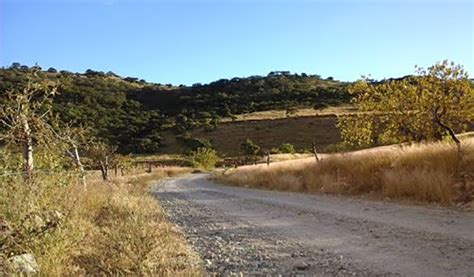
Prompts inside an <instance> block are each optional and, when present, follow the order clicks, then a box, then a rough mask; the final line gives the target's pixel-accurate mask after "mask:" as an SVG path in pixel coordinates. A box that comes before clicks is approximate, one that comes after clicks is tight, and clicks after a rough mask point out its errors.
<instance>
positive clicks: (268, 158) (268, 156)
mask: <svg viewBox="0 0 474 277" xmlns="http://www.w3.org/2000/svg"><path fill="white" fill-rule="evenodd" d="M267 166H270V151H268V152H267Z"/></svg>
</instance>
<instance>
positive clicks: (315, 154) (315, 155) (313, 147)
mask: <svg viewBox="0 0 474 277" xmlns="http://www.w3.org/2000/svg"><path fill="white" fill-rule="evenodd" d="M311 146H312V149H313V155H314V158H315V159H316V162H319V156H318V151H317V149H316V139H314V140H313V143H312V145H311Z"/></svg>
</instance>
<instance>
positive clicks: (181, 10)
mask: <svg viewBox="0 0 474 277" xmlns="http://www.w3.org/2000/svg"><path fill="white" fill-rule="evenodd" d="M473 33H474V4H473V1H461V0H446V1H441V0H434V1H428V0H412V1H408V0H404V1H396V0H386V1H383V0H382V1H375V0H372V1H370V0H366V1H349V0H335V1H329V0H327V1H324V0H320V1H318V0H315V1H311V0H275V1H271V0H254V1H250V0H240V1H239V0H227V1H225V0H222V1H218V0H201V1H200V0H188V1H186V0H175V1H171V0H157V1H151V0H135V1H131V0H96V1H92V0H44V1H41V0H0V65H2V66H8V65H10V64H11V63H12V62H20V63H21V64H27V65H33V64H35V63H38V64H39V65H41V66H42V67H43V68H48V67H50V66H52V67H55V68H57V69H66V70H70V71H77V72H84V71H85V70H86V69H89V68H91V69H94V70H101V71H109V70H111V71H113V72H115V73H118V74H120V75H122V76H135V77H139V78H144V79H146V80H147V81H153V82H159V83H173V84H193V83H196V82H202V83H207V82H210V81H213V80H217V79H220V78H231V77H234V76H250V75H266V74H267V73H268V72H269V71H274V70H289V71H291V72H298V73H301V72H306V73H310V74H319V75H322V76H323V77H328V76H333V77H335V78H336V79H340V80H348V81H350V80H355V79H357V78H359V77H360V75H362V74H364V75H366V74H371V75H372V77H374V78H376V79H380V78H384V77H397V76H403V75H406V74H410V73H412V72H413V70H414V65H416V64H417V65H421V66H425V67H426V66H429V65H431V64H433V63H434V62H436V61H440V60H444V59H450V60H453V61H455V62H456V63H460V64H463V65H464V66H465V67H466V69H467V70H468V71H469V72H470V73H471V76H472V75H474V56H473V55H474V54H473V51H474V50H473V47H474V38H473V36H474V35H473Z"/></svg>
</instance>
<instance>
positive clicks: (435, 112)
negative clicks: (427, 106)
mask: <svg viewBox="0 0 474 277" xmlns="http://www.w3.org/2000/svg"><path fill="white" fill-rule="evenodd" d="M438 110H439V108H435V109H434V111H433V121H434V122H436V123H437V124H438V125H439V126H440V127H441V128H443V129H445V130H446V131H447V132H448V133H449V136H451V138H452V139H453V141H454V142H455V143H456V144H457V146H458V148H459V149H460V148H461V141H460V140H459V139H458V137H457V136H456V133H455V132H454V130H453V129H452V128H451V127H449V126H448V125H446V124H444V123H443V122H442V121H441V118H440V117H439V115H438Z"/></svg>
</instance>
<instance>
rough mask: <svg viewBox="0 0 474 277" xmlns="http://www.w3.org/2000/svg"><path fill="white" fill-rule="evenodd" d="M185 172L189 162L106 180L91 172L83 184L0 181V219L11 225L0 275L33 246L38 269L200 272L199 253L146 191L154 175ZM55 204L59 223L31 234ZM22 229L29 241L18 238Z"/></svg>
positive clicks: (49, 272)
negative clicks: (29, 184)
mask: <svg viewBox="0 0 474 277" xmlns="http://www.w3.org/2000/svg"><path fill="white" fill-rule="evenodd" d="M184 172H189V169H183V168H161V169H159V170H154V172H153V173H151V174H140V175H133V176H132V175H131V176H126V177H117V178H114V179H112V180H111V181H110V182H108V183H104V182H102V181H100V180H99V179H97V178H94V176H90V177H89V186H88V190H87V191H84V189H83V188H82V186H80V185H79V184H72V185H69V186H67V187H63V186H57V185H53V186H51V185H48V183H51V182H54V179H53V180H51V179H50V178H48V177H44V178H40V179H38V180H37V181H36V182H35V184H34V186H33V187H31V188H28V187H26V186H25V185H24V184H23V183H20V182H15V183H9V186H2V187H1V188H0V193H1V194H2V197H0V199H1V200H6V199H3V198H4V196H5V197H7V198H8V201H7V202H6V203H7V205H1V207H0V208H1V210H0V219H1V222H2V223H3V224H6V225H7V226H9V228H10V229H8V230H6V232H4V233H1V232H0V235H1V236H0V241H1V242H2V243H3V242H6V244H3V245H2V249H1V250H2V251H1V252H0V268H1V270H0V275H2V272H3V273H8V270H9V269H8V268H9V267H8V262H6V259H8V257H10V256H11V255H14V254H15V253H18V254H20V253H32V254H33V255H34V256H35V258H36V260H37V261H38V264H39V267H40V273H41V275H43V276H61V275H66V276H71V275H73V276H77V275H92V276H97V275H138V276H140V275H177V274H178V275H186V276H190V275H200V265H199V258H198V256H197V255H196V254H195V253H194V252H192V251H191V250H190V248H189V247H188V246H187V244H186V242H185V241H184V239H183V237H182V236H181V234H180V233H178V232H176V230H175V229H174V227H173V226H172V225H171V224H170V223H168V222H167V220H166V217H165V214H164V213H163V211H162V210H161V208H160V206H159V204H158V203H157V201H156V199H154V198H153V197H152V196H151V195H150V194H149V193H148V188H149V185H150V182H151V181H153V180H158V179H161V178H164V177H168V176H174V175H176V174H182V173H184ZM15 184H16V185H15ZM32 191H34V192H33V193H31V192H32ZM25 204H27V205H25ZM4 209H6V210H4ZM56 212H59V213H60V214H62V215H63V216H62V218H61V220H60V225H59V227H56V228H51V229H47V230H46V232H44V233H43V234H42V235H38V236H32V235H31V232H34V230H36V228H41V226H40V225H42V223H41V222H42V220H39V219H43V220H45V221H46V222H48V221H47V220H51V214H53V215H54V214H55V213H56ZM48 218H49V219H48ZM32 219H34V221H32ZM38 224H39V225H38ZM3 231H5V230H3ZM15 234H16V235H15ZM23 235H26V236H28V237H29V241H24V240H21V239H19V238H21V236H23ZM4 239H6V240H4ZM2 265H3V266H2ZM7 275H8V274H7Z"/></svg>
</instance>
